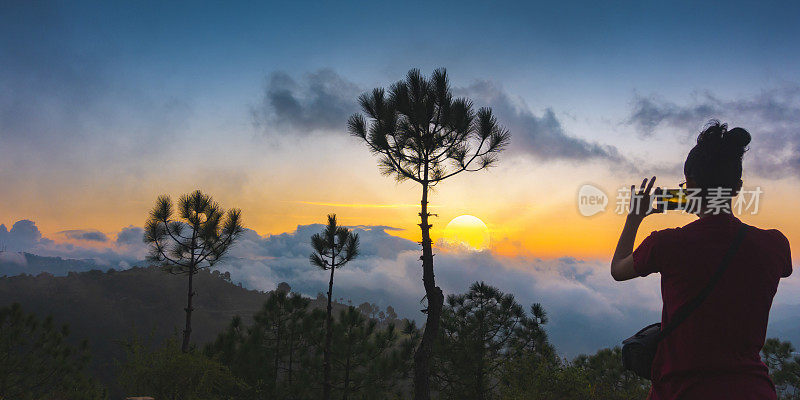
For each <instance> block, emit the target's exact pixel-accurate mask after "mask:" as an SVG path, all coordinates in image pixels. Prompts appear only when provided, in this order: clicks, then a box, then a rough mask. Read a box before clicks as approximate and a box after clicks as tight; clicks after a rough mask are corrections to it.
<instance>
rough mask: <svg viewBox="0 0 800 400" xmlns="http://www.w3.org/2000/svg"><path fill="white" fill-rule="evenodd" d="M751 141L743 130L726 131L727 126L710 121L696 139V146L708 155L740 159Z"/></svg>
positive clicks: (713, 120)
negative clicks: (721, 155) (724, 155)
mask: <svg viewBox="0 0 800 400" xmlns="http://www.w3.org/2000/svg"><path fill="white" fill-rule="evenodd" d="M751 139H752V138H751V137H750V133H749V132H747V131H746V130H745V129H743V128H739V127H736V128H733V129H731V130H728V124H723V123H720V122H719V121H718V120H715V119H712V120H711V121H709V122H708V123H707V124H706V126H705V128H704V129H703V131H702V132H700V135H699V136H698V137H697V146H698V147H700V148H702V149H704V150H705V151H706V152H708V153H712V154H713V153H723V154H727V155H731V156H734V157H736V158H740V159H741V157H742V155H744V152H745V151H747V145H748V144H750V140H751Z"/></svg>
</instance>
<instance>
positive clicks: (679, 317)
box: [661, 223, 748, 339]
mask: <svg viewBox="0 0 800 400" xmlns="http://www.w3.org/2000/svg"><path fill="white" fill-rule="evenodd" d="M747 228H748V226H747V224H744V223H743V224H742V226H740V227H739V230H738V231H737V232H736V238H735V239H733V243H731V246H730V247H729V248H728V252H727V253H725V257H723V258H722V261H721V262H720V264H719V267H717V271H716V272H714V275H713V276H712V277H711V280H710V281H709V282H708V284H707V285H706V287H705V288H703V290H702V291H701V292H700V293H698V294H697V296H695V297H694V298H693V299H692V300H691V301H689V302H688V303H686V304H684V305H683V306H681V308H679V309H678V311H676V312H675V315H673V317H672V319H671V320H670V321H669V324H667V326H666V327H665V328H664V329H662V330H661V339H663V338H664V337H666V336H667V335H669V334H670V333H671V332H672V331H674V330H675V328H677V327H678V325H680V324H681V322H683V321H685V320H686V318H688V317H689V315H691V313H692V312H693V311H694V310H695V309H697V307H699V306H700V304H703V301H705V300H706V298H707V297H708V295H709V294H710V293H711V291H712V290H713V289H714V286H715V285H716V284H717V282H719V280H720V278H722V274H723V273H724V272H725V270H726V269H727V268H728V264H730V262H731V259H733V256H734V255H735V254H736V251H737V250H739V245H740V244H741V243H742V239H744V236H745V233H747Z"/></svg>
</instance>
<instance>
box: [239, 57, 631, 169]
mask: <svg viewBox="0 0 800 400" xmlns="http://www.w3.org/2000/svg"><path fill="white" fill-rule="evenodd" d="M366 90H367V89H365V88H360V87H359V86H358V85H356V84H355V83H353V82H350V81H349V80H347V79H346V78H344V77H342V76H340V75H338V74H336V73H335V72H333V71H331V70H329V69H323V70H320V71H317V72H315V73H311V74H307V75H305V76H304V77H303V79H302V80H301V81H299V82H298V81H297V80H295V79H294V78H292V76H290V75H289V74H287V73H285V72H274V73H272V74H270V76H269V77H268V79H267V85H266V88H265V90H264V97H263V99H262V102H261V103H260V104H259V106H258V107H256V108H255V109H254V110H253V111H254V112H253V115H254V118H255V121H256V124H257V125H258V126H261V127H263V128H264V129H265V130H266V131H268V132H270V133H273V134H275V133H280V134H284V135H308V134H309V133H311V132H315V131H335V132H340V133H341V132H342V131H343V130H344V129H345V126H346V121H347V118H348V117H349V116H350V115H351V114H353V113H354V112H357V111H359V109H358V105H357V102H356V99H357V97H358V96H359V95H360V94H361V93H363V92H365V91H366ZM454 92H455V93H456V94H457V95H459V96H467V97H470V98H472V99H474V100H475V103H476V105H477V106H489V107H492V109H493V110H494V112H495V114H496V115H497V117H498V120H500V122H501V123H502V124H503V125H504V126H505V127H506V128H508V129H509V130H510V131H511V145H510V146H509V151H510V152H514V153H517V154H522V155H528V156H532V157H534V158H537V159H539V160H586V159H600V160H608V161H613V162H620V161H623V157H622V156H620V154H619V152H618V151H617V149H616V148H615V147H614V146H610V145H604V144H601V143H596V142H591V141H588V140H585V139H581V138H579V137H576V136H571V135H569V134H567V133H566V132H565V131H564V127H563V126H562V124H561V121H559V119H558V118H557V117H556V114H555V112H554V111H553V110H552V109H549V108H548V109H545V110H544V112H543V113H542V115H540V116H539V115H536V114H534V113H533V112H532V111H530V110H528V109H527V108H525V107H524V105H520V104H516V103H514V101H512V99H511V98H510V97H509V95H508V94H507V93H506V92H505V91H503V90H502V89H501V88H500V87H498V86H497V85H495V84H493V83H491V82H485V81H484V82H478V83H475V84H473V85H470V86H468V87H456V88H454Z"/></svg>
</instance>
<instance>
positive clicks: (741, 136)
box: [724, 127, 751, 147]
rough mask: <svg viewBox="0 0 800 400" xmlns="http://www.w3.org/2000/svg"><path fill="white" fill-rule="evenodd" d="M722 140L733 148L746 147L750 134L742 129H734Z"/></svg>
mask: <svg viewBox="0 0 800 400" xmlns="http://www.w3.org/2000/svg"><path fill="white" fill-rule="evenodd" d="M724 139H725V141H727V142H730V144H732V145H734V146H738V147H747V145H748V144H750V140H751V137H750V132H747V131H746V130H744V129H743V128H739V127H736V128H733V129H731V130H729V131H728V133H727V134H726V135H725V137H724Z"/></svg>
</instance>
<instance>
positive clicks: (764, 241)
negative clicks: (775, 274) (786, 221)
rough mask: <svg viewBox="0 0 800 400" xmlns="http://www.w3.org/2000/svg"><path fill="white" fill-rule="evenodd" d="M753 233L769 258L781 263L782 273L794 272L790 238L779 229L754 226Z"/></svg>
mask: <svg viewBox="0 0 800 400" xmlns="http://www.w3.org/2000/svg"><path fill="white" fill-rule="evenodd" d="M751 227H752V229H751V231H752V232H751V233H752V234H753V236H755V238H756V240H757V244H758V246H759V247H760V248H761V249H763V250H764V252H765V254H766V255H767V257H768V258H769V259H772V260H774V261H775V262H776V263H777V264H778V265H781V269H780V274H781V276H782V277H787V276H789V275H791V274H792V251H791V249H790V246H789V239H788V238H786V235H784V234H783V232H781V231H779V230H778V229H761V228H757V227H754V226H752V225H751Z"/></svg>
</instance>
